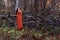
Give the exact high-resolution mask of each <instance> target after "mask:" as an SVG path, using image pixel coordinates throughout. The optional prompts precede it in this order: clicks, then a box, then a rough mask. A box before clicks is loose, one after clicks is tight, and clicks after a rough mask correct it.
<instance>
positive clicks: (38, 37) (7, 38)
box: [0, 27, 60, 40]
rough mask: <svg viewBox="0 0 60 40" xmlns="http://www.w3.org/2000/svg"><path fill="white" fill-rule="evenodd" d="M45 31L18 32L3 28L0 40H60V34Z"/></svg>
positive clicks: (24, 30) (27, 30)
mask: <svg viewBox="0 0 60 40" xmlns="http://www.w3.org/2000/svg"><path fill="white" fill-rule="evenodd" d="M43 31H44V30H43ZM43 31H42V30H35V29H24V28H23V29H22V30H21V31H18V30H16V29H15V28H14V27H12V28H10V27H1V28H0V40H60V34H53V33H49V31H47V32H43Z"/></svg>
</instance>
